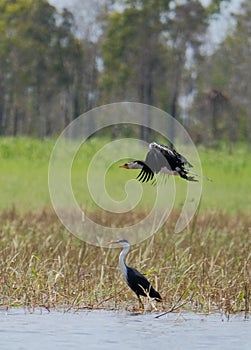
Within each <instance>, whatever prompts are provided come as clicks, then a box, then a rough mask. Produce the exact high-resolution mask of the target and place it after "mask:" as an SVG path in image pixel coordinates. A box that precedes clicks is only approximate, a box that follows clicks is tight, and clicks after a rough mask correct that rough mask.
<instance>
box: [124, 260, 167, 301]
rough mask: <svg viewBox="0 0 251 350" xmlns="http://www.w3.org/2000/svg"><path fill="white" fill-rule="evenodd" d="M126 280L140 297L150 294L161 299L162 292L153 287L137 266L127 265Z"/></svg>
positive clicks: (158, 299)
mask: <svg viewBox="0 0 251 350" xmlns="http://www.w3.org/2000/svg"><path fill="white" fill-rule="evenodd" d="M126 282H127V284H128V286H129V287H130V288H131V289H132V290H133V291H134V293H136V294H137V296H138V297H139V296H140V295H142V296H144V297H146V296H147V295H149V296H150V297H151V298H155V299H156V300H157V301H160V300H161V296H160V294H159V293H158V292H157V291H156V290H155V289H154V288H153V287H152V285H151V284H150V282H149V281H148V280H147V279H146V278H145V276H143V275H142V274H141V273H140V272H139V271H138V270H136V269H135V268H133V267H129V266H127V278H126Z"/></svg>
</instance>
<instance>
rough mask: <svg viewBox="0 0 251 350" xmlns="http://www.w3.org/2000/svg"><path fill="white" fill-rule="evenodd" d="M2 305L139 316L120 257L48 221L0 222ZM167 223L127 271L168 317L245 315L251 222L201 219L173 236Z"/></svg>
mask: <svg viewBox="0 0 251 350" xmlns="http://www.w3.org/2000/svg"><path fill="white" fill-rule="evenodd" d="M0 222H1V224H0V225H1V227H0V233H1V239H0V250H1V254H0V271H1V274H0V276H1V284H0V304H1V305H2V306H5V307H11V306H26V307H29V308H33V307H44V308H47V309H51V308H54V307H57V308H63V309H65V310H69V309H72V308H73V309H74V310H78V309H83V308H88V309H92V308H107V309H126V310H131V311H132V310H138V301H137V298H136V296H135V295H134V293H133V292H132V291H131V290H129V288H128V287H127V286H126V284H125V282H124V280H123V278H122V276H121V273H120V272H119V271H118V268H117V266H118V254H119V251H120V250H118V249H105V248H97V247H94V246H90V245H88V244H85V243H83V242H81V241H80V240H78V239H76V238H75V237H73V236H72V235H70V234H69V233H68V232H67V231H66V230H65V229H64V228H63V227H62V226H61V225H60V223H59V222H58V219H57V218H56V217H55V215H53V214H52V213H46V212H41V213H39V214H36V215H35V214H26V215H25V216H22V217H21V216H19V215H17V214H16V213H15V212H14V211H12V212H5V213H2V215H1V221H0ZM174 223H175V220H173V221H172V222H169V224H168V226H167V225H166V226H165V227H163V228H162V229H161V231H160V232H158V233H157V234H156V235H155V236H154V237H151V238H149V239H148V240H147V241H145V242H144V243H142V244H140V245H137V246H134V247H133V248H132V250H131V252H130V253H129V255H128V264H129V265H132V266H134V267H136V268H138V269H139V270H140V271H142V272H143V273H145V274H146V275H147V277H148V279H149V280H150V281H151V282H152V284H153V285H154V286H155V287H156V288H157V289H158V290H159V292H160V293H161V295H162V297H163V302H162V303H161V304H158V305H157V308H158V311H159V312H162V311H166V310H168V309H170V308H171V307H172V305H174V304H175V303H176V302H177V301H178V300H179V303H180V304H182V307H181V308H180V309H179V310H194V311H202V312H206V313H207V312H216V311H217V312H222V313H225V314H227V315H229V314H233V313H236V312H244V313H246V314H248V312H249V309H250V306H251V305H250V303H251V301H250V287H251V282H250V274H251V267H250V252H251V238H250V226H249V225H250V221H249V217H248V216H247V215H239V216H236V217H235V218H232V219H231V220H229V217H228V216H226V215H222V214H218V215H211V214H201V215H199V216H198V217H197V218H196V220H195V221H194V227H193V230H187V231H185V232H183V233H182V234H174V233H173V229H172V225H173V224H174Z"/></svg>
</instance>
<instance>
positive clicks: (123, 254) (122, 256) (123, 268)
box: [119, 246, 130, 278]
mask: <svg viewBox="0 0 251 350" xmlns="http://www.w3.org/2000/svg"><path fill="white" fill-rule="evenodd" d="M129 249H130V246H128V247H124V249H123V250H122V252H121V253H120V255H119V266H120V269H121V271H122V273H123V275H124V277H125V278H126V276H127V270H126V263H125V257H126V255H127V253H128V252H129Z"/></svg>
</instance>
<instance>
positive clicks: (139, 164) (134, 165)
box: [128, 160, 144, 169]
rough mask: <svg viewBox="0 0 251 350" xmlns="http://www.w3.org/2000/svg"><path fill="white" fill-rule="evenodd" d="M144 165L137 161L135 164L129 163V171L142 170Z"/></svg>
mask: <svg viewBox="0 0 251 350" xmlns="http://www.w3.org/2000/svg"><path fill="white" fill-rule="evenodd" d="M143 165H144V164H143V162H141V161H140V160H135V161H134V162H130V163H128V166H129V169H142V168H143Z"/></svg>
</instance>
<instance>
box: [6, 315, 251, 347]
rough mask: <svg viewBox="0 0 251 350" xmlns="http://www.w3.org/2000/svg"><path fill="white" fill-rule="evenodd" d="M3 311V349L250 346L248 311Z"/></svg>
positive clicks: (250, 333)
mask: <svg viewBox="0 0 251 350" xmlns="http://www.w3.org/2000/svg"><path fill="white" fill-rule="evenodd" d="M154 316H155V315H154V314H144V315H142V314H140V315H136V314H130V313H126V312H115V311H103V310H100V311H98V310H96V311H81V312H77V313H70V312H68V313H63V312H58V311H51V312H47V311H44V310H43V311H42V312H40V311H39V310H36V311H35V312H34V313H28V312H27V311H24V310H23V309H12V310H10V311H8V312H6V311H4V310H2V311H0V349H1V350H3V349H6V350H7V349H8V350H11V349H15V350H16V349H25V350H27V349H28V350H29V349H32V350H34V349H36V350H40V349H41V350H42V349H67V350H69V349H87V350H89V349H95V350H99V349H107V350H108V349H109V350H111V349H116V350H118V349H119V350H124V349H134V350H136V349H157V350H162V349H163V350H166V349H182V350H183V349H200V350H202V349H210V350H211V349H214V350H217V349H221V350H222V349H227V350H234V349H236V350H237V349H238V350H239V349H242V350H243V349H251V332H250V321H249V320H246V321H245V320H244V317H243V315H239V316H231V317H230V320H229V321H228V320H227V319H226V318H225V317H224V316H222V315H219V314H217V315H209V316H204V315H200V314H193V313H182V314H181V315H178V314H168V315H166V316H163V317H161V318H159V319H156V318H154Z"/></svg>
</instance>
